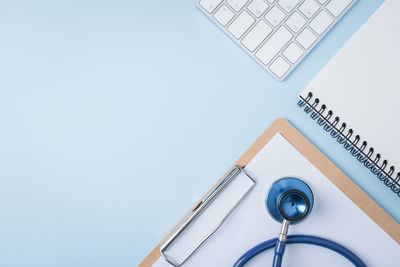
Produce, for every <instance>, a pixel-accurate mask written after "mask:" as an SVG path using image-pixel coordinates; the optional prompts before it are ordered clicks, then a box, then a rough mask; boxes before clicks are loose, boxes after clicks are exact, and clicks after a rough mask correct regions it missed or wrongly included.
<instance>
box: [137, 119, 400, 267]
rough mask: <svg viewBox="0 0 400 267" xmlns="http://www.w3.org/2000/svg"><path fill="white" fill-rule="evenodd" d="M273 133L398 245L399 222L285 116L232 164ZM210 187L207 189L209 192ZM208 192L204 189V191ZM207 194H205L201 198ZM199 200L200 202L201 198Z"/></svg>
mask: <svg viewBox="0 0 400 267" xmlns="http://www.w3.org/2000/svg"><path fill="white" fill-rule="evenodd" d="M277 133H279V134H281V135H282V136H283V137H284V138H285V139H286V140H287V141H288V142H289V143H290V144H291V145H293V146H294V147H295V148H296V149H297V150H298V151H299V152H300V153H301V154H302V155H303V156H304V157H305V158H307V159H308V160H309V161H310V162H311V163H312V164H313V165H314V166H315V167H316V168H317V169H318V170H319V171H320V172H322V173H323V174H324V175H325V176H326V177H327V178H328V179H329V180H330V181H331V182H332V183H333V184H335V185H336V186H337V187H338V188H339V189H340V190H341V191H342V192H343V193H344V194H345V195H346V196H347V197H349V198H350V199H351V200H352V201H353V202H354V203H355V204H356V205H357V206H358V207H359V208H360V209H361V210H362V211H364V212H365V213H366V214H367V215H368V216H369V217H370V218H371V219H372V220H373V221H374V222H375V223H376V224H378V225H379V226H380V227H381V228H382V229H383V230H384V231H385V232H386V233H387V234H388V235H390V236H391V237H392V238H393V239H394V240H395V241H396V242H397V243H398V244H400V224H398V223H397V222H396V220H394V219H393V217H391V216H390V215H389V214H388V213H387V212H386V211H385V210H384V209H382V207H380V206H379V205H378V204H377V203H376V202H375V201H373V200H372V199H371V198H370V197H369V196H368V195H367V194H366V193H365V192H364V191H362V190H361V188H359V187H358V186H357V185H356V184H355V183H354V182H353V181H352V180H351V179H350V178H348V177H347V176H346V175H345V174H344V173H343V172H342V171H341V170H340V169H339V168H338V167H336V166H335V165H334V164H333V163H332V162H331V161H330V160H329V159H328V158H327V157H326V156H325V155H324V154H322V152H320V151H319V150H318V149H317V148H316V147H315V146H314V145H313V144H312V143H311V142H310V141H308V140H307V139H306V138H305V137H304V136H303V135H302V134H301V133H300V132H299V131H298V130H297V129H296V128H294V126H292V125H291V124H290V123H289V122H288V121H287V120H286V119H282V118H281V119H277V120H276V121H275V122H274V123H273V124H272V125H271V126H270V127H269V128H268V129H267V130H266V131H265V132H264V133H263V134H262V135H261V136H260V137H259V138H258V139H257V141H256V142H255V143H254V144H253V145H252V146H251V147H250V148H249V149H248V150H247V151H246V152H245V153H244V154H243V155H242V156H241V157H240V158H239V159H238V160H237V161H236V163H235V164H234V166H235V165H238V166H243V167H244V166H246V165H247V164H248V163H249V162H250V161H251V160H252V159H253V158H254V157H255V156H256V155H257V153H258V152H259V151H260V150H261V149H262V148H263V147H264V146H265V145H266V144H267V143H268V142H269V141H270V140H271V139H272V137H274V136H275V134H277ZM221 179H222V178H221ZM221 179H220V180H221ZM220 180H219V181H220ZM219 181H218V182H219ZM218 182H217V184H218ZM214 187H215V186H214ZM214 187H213V188H214ZM213 188H211V189H210V191H211V190H212V189H213ZM210 191H209V192H210ZM209 192H207V194H208V193H209ZM207 194H205V195H204V196H203V198H204V197H205V196H206V195H207ZM203 198H202V199H203ZM199 202H201V200H200V201H199ZM198 204H199V203H197V204H196V205H195V206H194V207H196V206H197V205H198ZM191 211H192V210H191ZM191 211H190V212H188V214H187V215H186V216H185V217H184V218H183V219H182V220H181V221H180V222H179V223H178V224H177V225H176V226H175V227H174V228H173V229H172V230H171V232H170V233H169V234H168V235H167V236H166V237H165V238H164V239H163V240H162V241H161V242H160V243H159V244H158V245H157V246H156V247H155V248H154V249H153V250H152V251H151V252H150V254H148V255H147V257H146V258H145V259H144V260H143V261H142V262H141V263H140V264H139V267H148V266H151V265H152V264H154V262H156V261H157V260H158V258H160V257H161V254H160V245H161V244H162V243H163V242H164V241H165V240H166V238H168V236H169V235H170V234H171V233H172V232H174V230H175V229H176V228H177V227H178V226H179V225H180V224H181V223H182V222H183V221H184V220H185V218H186V217H187V216H188V215H189V214H190V213H191Z"/></svg>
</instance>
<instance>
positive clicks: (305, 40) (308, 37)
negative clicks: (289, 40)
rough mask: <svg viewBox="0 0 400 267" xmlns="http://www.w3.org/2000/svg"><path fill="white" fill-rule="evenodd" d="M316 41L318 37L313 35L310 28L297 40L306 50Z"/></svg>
mask: <svg viewBox="0 0 400 267" xmlns="http://www.w3.org/2000/svg"><path fill="white" fill-rule="evenodd" d="M315 40H317V36H315V34H313V33H312V32H311V31H310V30H309V29H308V28H305V29H304V30H303V31H302V32H301V33H300V34H299V35H298V36H297V38H296V41H297V42H299V44H300V45H301V46H302V47H304V48H305V49H308V48H310V47H311V45H312V44H313V43H314V42H315Z"/></svg>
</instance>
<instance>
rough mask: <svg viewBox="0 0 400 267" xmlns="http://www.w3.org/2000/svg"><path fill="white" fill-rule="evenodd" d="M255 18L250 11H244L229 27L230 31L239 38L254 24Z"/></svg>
mask: <svg viewBox="0 0 400 267" xmlns="http://www.w3.org/2000/svg"><path fill="white" fill-rule="evenodd" d="M254 21H255V20H254V19H253V17H252V16H250V14H249V13H247V12H246V11H243V12H242V13H240V15H239V16H238V17H237V18H236V19H235V20H234V21H233V22H232V24H231V25H229V27H228V31H229V32H230V33H232V35H233V36H235V37H236V38H237V39H239V38H240V37H242V35H243V34H244V33H245V32H246V31H247V30H248V29H249V28H250V27H251V25H253V23H254Z"/></svg>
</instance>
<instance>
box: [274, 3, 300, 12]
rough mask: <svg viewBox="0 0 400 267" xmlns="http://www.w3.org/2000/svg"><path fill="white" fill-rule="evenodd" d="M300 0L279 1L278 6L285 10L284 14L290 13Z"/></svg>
mask: <svg viewBox="0 0 400 267" xmlns="http://www.w3.org/2000/svg"><path fill="white" fill-rule="evenodd" d="M299 1H300V0H279V1H278V4H279V5H280V6H281V7H282V8H283V9H284V10H286V12H290V11H292V10H293V8H294V7H295V6H296V5H297V4H298V3H299Z"/></svg>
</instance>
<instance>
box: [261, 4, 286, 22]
mask: <svg viewBox="0 0 400 267" xmlns="http://www.w3.org/2000/svg"><path fill="white" fill-rule="evenodd" d="M285 16H286V15H285V13H283V11H281V10H280V9H279V8H278V7H277V6H274V7H272V8H271V10H270V11H268V13H267V15H265V19H266V20H268V21H269V23H271V24H272V25H273V26H275V27H276V26H278V24H279V23H281V21H282V20H283V19H284V18H285Z"/></svg>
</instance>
